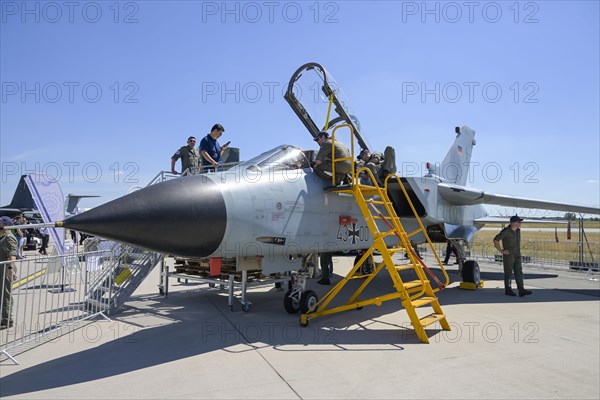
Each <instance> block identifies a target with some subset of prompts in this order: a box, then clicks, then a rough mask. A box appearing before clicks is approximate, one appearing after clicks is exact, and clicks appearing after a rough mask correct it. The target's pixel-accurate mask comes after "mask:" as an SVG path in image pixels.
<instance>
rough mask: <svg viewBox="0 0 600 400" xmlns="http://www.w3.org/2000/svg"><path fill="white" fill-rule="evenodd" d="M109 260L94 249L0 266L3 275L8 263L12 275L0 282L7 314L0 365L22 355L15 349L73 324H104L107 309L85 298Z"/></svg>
mask: <svg viewBox="0 0 600 400" xmlns="http://www.w3.org/2000/svg"><path fill="white" fill-rule="evenodd" d="M113 258H114V254H113V253H112V252H109V251H108V252H107V251H98V252H90V253H80V254H70V255H64V256H44V257H41V256H40V257H35V258H26V259H23V260H17V261H12V262H8V261H5V262H2V263H0V268H2V269H3V270H4V271H10V270H8V269H7V268H6V267H7V264H9V263H10V264H12V265H13V271H15V273H16V277H15V278H14V279H12V280H11V281H9V280H7V279H2V282H0V286H1V289H2V291H1V292H0V293H2V295H1V296H0V306H1V308H0V309H2V310H4V312H3V314H4V315H3V318H4V317H6V313H8V315H9V318H7V319H6V320H5V321H2V322H3V325H2V328H3V329H2V330H0V361H5V360H6V359H7V358H8V359H10V360H12V361H13V362H14V363H17V361H16V359H15V358H14V357H13V355H11V353H13V354H16V352H21V351H19V349H17V348H19V347H21V346H23V345H25V344H33V345H38V344H41V343H44V342H47V341H49V340H51V339H54V338H56V337H58V336H60V335H61V333H60V331H61V330H64V329H65V328H69V327H72V326H73V325H74V324H79V323H81V322H82V321H86V320H90V319H92V318H95V317H98V316H100V317H103V318H105V319H107V320H108V317H106V314H107V312H108V308H109V305H108V304H106V302H102V301H95V302H91V301H89V300H90V299H93V297H94V296H95V293H96V291H94V290H93V289H92V288H93V285H94V282H98V281H99V280H100V279H101V276H103V275H104V276H106V273H105V270H106V268H107V267H108V266H109V265H113V264H114V260H113ZM109 284H111V283H109ZM98 300H99V299H98Z"/></svg>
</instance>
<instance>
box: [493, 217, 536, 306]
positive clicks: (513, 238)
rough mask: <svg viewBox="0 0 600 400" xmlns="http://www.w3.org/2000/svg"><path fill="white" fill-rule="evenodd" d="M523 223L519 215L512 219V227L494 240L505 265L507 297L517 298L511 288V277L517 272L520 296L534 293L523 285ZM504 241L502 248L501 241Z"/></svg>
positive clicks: (504, 230) (505, 291)
mask: <svg viewBox="0 0 600 400" xmlns="http://www.w3.org/2000/svg"><path fill="white" fill-rule="evenodd" d="M521 221H523V219H521V218H519V217H518V216H517V215H514V216H512V217H510V225H509V226H507V227H506V228H504V229H502V230H501V231H500V233H499V234H497V235H496V237H495V238H494V247H496V250H498V251H499V252H500V253H502V263H503V264H504V293H505V294H506V295H507V296H516V293H515V292H513V290H512V288H511V283H510V280H511V276H512V273H513V271H514V272H515V281H516V282H517V289H519V296H521V297H523V296H528V295H530V294H532V293H533V292H532V291H531V290H525V286H524V284H523V266H522V265H521ZM501 240H502V248H500V241H501Z"/></svg>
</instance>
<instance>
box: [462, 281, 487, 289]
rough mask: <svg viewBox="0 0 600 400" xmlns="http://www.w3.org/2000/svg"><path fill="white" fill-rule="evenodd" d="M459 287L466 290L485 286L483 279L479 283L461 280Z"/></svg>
mask: <svg viewBox="0 0 600 400" xmlns="http://www.w3.org/2000/svg"><path fill="white" fill-rule="evenodd" d="M458 287H459V288H460V289H464V290H475V289H477V288H482V287H483V281H479V285H478V284H476V283H473V282H461V283H460V285H459V286H458Z"/></svg>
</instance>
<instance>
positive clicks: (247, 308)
mask: <svg viewBox="0 0 600 400" xmlns="http://www.w3.org/2000/svg"><path fill="white" fill-rule="evenodd" d="M251 309H252V304H250V303H248V302H245V303H242V311H243V312H248V311H250V310H251Z"/></svg>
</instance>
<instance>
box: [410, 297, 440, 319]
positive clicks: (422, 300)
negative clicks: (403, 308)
mask: <svg viewBox="0 0 600 400" xmlns="http://www.w3.org/2000/svg"><path fill="white" fill-rule="evenodd" d="M436 300H437V297H421V298H420V299H416V300H413V301H411V304H412V305H413V307H414V308H417V307H423V306H426V305H427V304H431V303H433V302H434V301H436ZM434 315H435V314H434Z"/></svg>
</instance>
